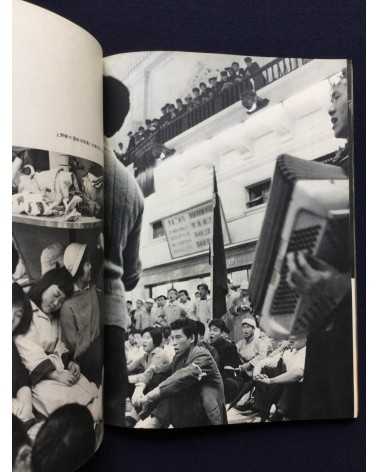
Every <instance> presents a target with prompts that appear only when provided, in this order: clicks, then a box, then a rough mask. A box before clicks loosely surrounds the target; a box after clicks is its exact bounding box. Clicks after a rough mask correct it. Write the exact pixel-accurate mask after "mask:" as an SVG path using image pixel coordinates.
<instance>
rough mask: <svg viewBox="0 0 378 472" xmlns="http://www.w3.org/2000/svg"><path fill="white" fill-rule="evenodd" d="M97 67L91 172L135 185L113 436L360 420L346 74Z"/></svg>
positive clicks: (113, 62) (339, 62)
mask: <svg viewBox="0 0 378 472" xmlns="http://www.w3.org/2000/svg"><path fill="white" fill-rule="evenodd" d="M104 64H105V69H104V70H105V72H104V74H105V75H104V84H105V85H104V103H105V107H106V108H107V109H106V110H105V128H106V126H107V120H106V118H107V117H109V120H110V121H112V124H113V127H112V129H111V130H110V131H109V132H108V133H107V132H106V130H105V136H106V137H107V139H106V149H107V155H108V158H105V169H106V166H107V163H108V162H110V161H112V162H113V160H115V159H116V160H117V161H118V164H117V165H118V166H119V165H120V164H121V165H123V166H124V168H125V169H126V171H127V175H128V178H129V179H131V178H133V179H134V182H137V184H138V186H139V191H137V190H135V192H134V201H133V199H130V200H128V204H129V208H130V209H131V208H132V211H133V214H132V221H133V225H132V227H131V228H129V229H128V231H129V232H128V234H129V235H130V236H131V237H132V240H133V243H132V244H130V247H129V244H128V245H127V246H126V249H125V252H124V254H123V256H124V259H123V260H124V261H126V260H127V259H128V260H129V261H132V264H134V266H135V270H132V271H131V272H132V274H133V280H132V283H129V284H126V285H125V287H124V288H125V289H126V295H125V297H126V304H127V314H126V317H127V320H126V323H125V326H126V328H125V329H126V342H125V359H123V360H122V372H119V375H120V376H121V375H124V378H123V381H122V382H119V383H118V388H119V396H118V398H119V402H120V403H119V405H121V400H122V401H123V400H124V399H123V396H125V397H126V401H125V404H124V407H125V408H124V409H123V406H122V408H119V409H118V411H119V412H121V413H119V414H120V415H121V414H122V413H123V411H124V413H125V418H121V419H118V420H117V421H116V423H115V424H122V422H123V421H124V425H125V426H127V427H134V428H153V429H156V428H185V427H196V426H205V425H225V424H237V423H260V422H273V421H288V420H301V419H303V420H304V419H336V418H353V417H356V416H357V414H358V409H357V396H356V380H355V375H356V367H355V355H356V353H355V342H354V331H355V326H356V313H355V310H354V309H353V303H354V302H352V293H353V283H354V277H355V276H354V249H353V247H354V243H353V237H352V234H353V232H352V228H353V208H351V205H350V201H351V199H350V196H351V195H353V189H352V187H351V182H352V174H351V173H352V164H351V162H352V157H353V156H352V145H353V142H352V122H353V121H352V119H353V117H352V112H353V100H352V96H351V85H352V64H351V62H348V61H346V60H344V59H327V60H325V59H306V58H280V57H278V58H277V57H255V56H253V55H252V54H251V55H249V56H246V55H240V56H238V55H222V54H210V53H209V54H204V53H189V52H166V51H165V52H139V53H128V54H121V55H116V56H110V57H108V58H106V59H105V61H104ZM107 87H108V88H107ZM106 90H107V91H106ZM116 104H117V106H115V105H116ZM121 108H123V116H122V117H120V114H121V115H122V112H121ZM125 110H127V111H125ZM112 111H113V114H112ZM116 118H118V124H116V123H115V120H116ZM110 121H109V122H110ZM107 159H108V160H107ZM112 165H114V164H112ZM141 194H143V197H142V196H141ZM106 198H107V196H105V200H106ZM142 201H143V206H142V203H141V202H142ZM136 209H137V213H135V211H136ZM130 217H131V216H130ZM105 218H107V215H105ZM113 218H114V213H113ZM112 224H113V222H112ZM138 258H139V263H138V264H137V263H136V261H137V259H138ZM105 265H106V261H105ZM134 266H133V267H134ZM124 268H125V270H127V271H129V270H130V267H128V268H127V269H126V264H125V265H124ZM106 277H107V276H106V271H105V279H106ZM106 357H107V351H106V349H105V358H106ZM120 357H121V356H120ZM120 357H119V359H120ZM122 357H123V356H122ZM112 365H113V368H114V367H115V365H114V363H113V364H112ZM124 366H127V371H126V369H125V368H124ZM121 385H122V387H121ZM121 389H122V392H123V393H121ZM111 423H112V422H111ZM113 424H114V422H113Z"/></svg>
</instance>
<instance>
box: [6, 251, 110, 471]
mask: <svg viewBox="0 0 378 472" xmlns="http://www.w3.org/2000/svg"><path fill="white" fill-rule="evenodd" d="M12 249H13V254H12V255H13V285H12V366H13V373H12V382H13V383H12V414H13V438H14V442H13V464H14V469H15V470H30V469H28V468H27V467H26V466H27V464H28V463H29V464H32V470H33V471H34V472H35V471H42V470H43V471H46V470H69V469H70V467H69V465H68V464H67V462H69V464H72V465H74V466H75V467H72V470H73V469H74V468H76V467H77V466H78V465H80V464H81V463H82V462H83V461H84V460H85V459H87V458H88V457H89V456H90V454H91V453H92V452H93V451H94V449H95V446H96V444H98V442H99V440H100V438H101V434H102V422H103V418H102V410H103V405H102V390H103V348H102V332H101V331H102V327H101V326H102V325H101V312H100V299H101V298H100V295H101V294H100V291H99V290H98V289H97V288H96V280H95V277H94V274H95V273H96V272H97V270H98V267H97V262H96V258H97V256H96V254H94V253H93V251H90V250H89V247H88V246H87V245H86V244H80V243H70V244H68V245H67V246H66V247H64V246H63V245H62V244H61V243H52V244H50V245H48V246H47V247H46V248H44V249H43V251H42V253H41V255H40V269H41V277H40V279H39V280H38V281H36V282H34V283H33V284H32V285H31V287H30V286H27V287H22V286H21V285H20V284H19V283H18V282H19V280H18V279H17V280H16V278H17V270H16V269H17V266H18V265H19V264H20V256H19V253H18V251H17V249H16V248H15V247H14V246H13V248H12ZM62 438H63V439H62ZM79 438H82V439H83V440H85V441H86V444H81V445H80V446H79V445H78V444H76V445H75V442H76V440H77V439H79ZM75 453H76V457H71V459H69V457H68V456H71V455H73V456H74V455H75ZM63 458H64V462H61V459H63ZM70 461H71V462H70ZM22 467H25V468H22ZM67 467H68V469H67Z"/></svg>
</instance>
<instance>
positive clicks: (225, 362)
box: [209, 319, 241, 403]
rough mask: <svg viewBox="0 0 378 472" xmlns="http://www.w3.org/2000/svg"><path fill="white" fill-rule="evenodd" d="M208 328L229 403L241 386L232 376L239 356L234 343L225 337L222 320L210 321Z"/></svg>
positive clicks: (225, 330)
mask: <svg viewBox="0 0 378 472" xmlns="http://www.w3.org/2000/svg"><path fill="white" fill-rule="evenodd" d="M209 329H210V344H211V345H212V346H213V347H214V348H215V350H216V351H217V353H218V357H219V363H218V365H219V370H220V372H221V375H222V378H223V383H224V393H225V396H226V403H229V402H230V401H232V400H233V399H234V398H235V397H236V395H237V394H238V392H239V389H240V387H241V383H240V382H239V381H238V380H237V379H236V378H235V376H234V369H236V368H237V367H239V365H240V364H241V361H240V357H239V354H238V350H237V348H236V346H235V344H234V343H233V342H231V341H229V340H228V339H226V335H227V327H226V324H225V322H224V321H223V320H221V319H214V320H212V321H210V323H209Z"/></svg>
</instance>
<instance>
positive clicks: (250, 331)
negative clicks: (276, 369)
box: [236, 317, 269, 371]
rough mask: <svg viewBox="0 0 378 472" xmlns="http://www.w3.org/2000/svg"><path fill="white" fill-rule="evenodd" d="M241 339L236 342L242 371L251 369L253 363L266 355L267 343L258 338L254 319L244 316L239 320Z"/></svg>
mask: <svg viewBox="0 0 378 472" xmlns="http://www.w3.org/2000/svg"><path fill="white" fill-rule="evenodd" d="M241 327H242V335H243V339H241V340H240V341H238V342H237V343H236V348H237V350H238V353H239V356H240V360H241V361H242V364H241V366H240V368H241V369H242V370H243V371H248V370H251V369H252V368H253V366H254V363H255V362H257V361H259V360H261V359H263V358H265V357H266V356H267V355H268V350H269V344H268V343H267V342H264V340H263V339H262V338H260V336H259V335H260V333H259V330H258V329H257V326H256V321H255V320H254V319H253V318H249V317H248V318H244V319H243V320H242V322H241Z"/></svg>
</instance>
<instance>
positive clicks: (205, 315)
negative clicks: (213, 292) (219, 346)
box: [193, 283, 213, 326]
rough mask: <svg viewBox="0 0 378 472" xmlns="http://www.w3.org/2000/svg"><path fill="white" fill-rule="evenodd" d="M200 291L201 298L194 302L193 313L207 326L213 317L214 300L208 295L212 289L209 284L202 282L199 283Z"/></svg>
mask: <svg viewBox="0 0 378 472" xmlns="http://www.w3.org/2000/svg"><path fill="white" fill-rule="evenodd" d="M197 290H198V291H199V299H197V301H196V302H195V303H194V307H193V308H194V309H193V315H194V317H195V319H196V320H198V321H201V322H202V323H203V324H204V325H205V326H208V324H209V322H210V320H211V319H212V317H213V307H212V301H211V299H210V298H208V296H209V295H210V290H209V287H208V285H207V284H205V283H201V284H199V285H197Z"/></svg>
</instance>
